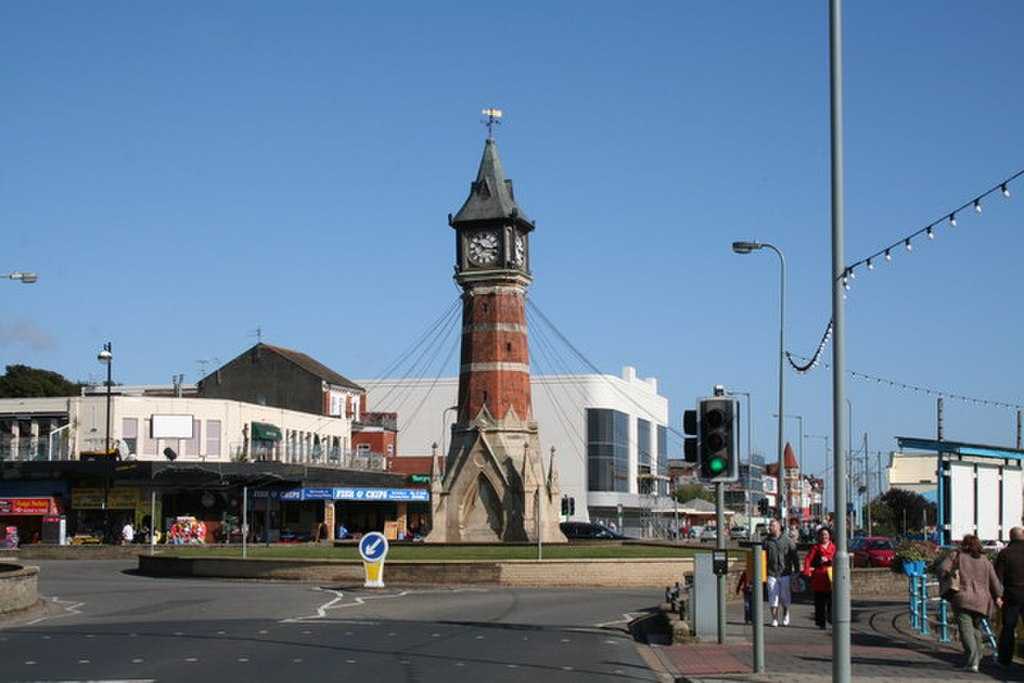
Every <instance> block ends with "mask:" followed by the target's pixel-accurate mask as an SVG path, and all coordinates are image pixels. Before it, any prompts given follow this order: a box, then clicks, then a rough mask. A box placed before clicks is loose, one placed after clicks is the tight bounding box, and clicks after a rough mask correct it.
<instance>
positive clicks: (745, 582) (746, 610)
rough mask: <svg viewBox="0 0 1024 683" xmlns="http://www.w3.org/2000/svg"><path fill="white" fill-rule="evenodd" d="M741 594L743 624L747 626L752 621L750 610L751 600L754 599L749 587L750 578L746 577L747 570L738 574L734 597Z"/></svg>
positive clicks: (751, 607)
mask: <svg viewBox="0 0 1024 683" xmlns="http://www.w3.org/2000/svg"><path fill="white" fill-rule="evenodd" d="M740 593H743V623H744V624H749V623H750V622H751V621H753V620H754V619H753V616H752V612H751V610H752V609H753V604H752V600H753V597H754V591H753V589H752V587H751V585H750V577H749V576H747V570H746V569H744V570H743V572H742V573H740V580H739V582H738V583H737V584H736V595H739V594H740Z"/></svg>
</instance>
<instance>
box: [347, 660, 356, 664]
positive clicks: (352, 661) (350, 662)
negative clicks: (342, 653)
mask: <svg viewBox="0 0 1024 683" xmlns="http://www.w3.org/2000/svg"><path fill="white" fill-rule="evenodd" d="M345 663H346V664H355V663H356V660H354V659H346V660H345Z"/></svg>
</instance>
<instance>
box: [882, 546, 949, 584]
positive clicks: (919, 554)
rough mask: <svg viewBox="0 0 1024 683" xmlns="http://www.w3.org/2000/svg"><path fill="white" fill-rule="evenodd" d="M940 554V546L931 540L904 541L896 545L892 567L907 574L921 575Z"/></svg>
mask: <svg viewBox="0 0 1024 683" xmlns="http://www.w3.org/2000/svg"><path fill="white" fill-rule="evenodd" d="M939 556H940V552H939V546H937V545H935V544H934V543H932V542H931V541H904V542H902V543H900V544H899V545H898V546H896V556H895V558H894V562H893V563H892V567H893V570H894V571H899V572H903V573H904V574H906V575H907V576H921V575H923V574H924V573H925V571H926V569H927V568H928V567H930V566H932V565H933V564H934V562H935V561H936V560H937V559H939Z"/></svg>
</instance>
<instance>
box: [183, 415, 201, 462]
mask: <svg viewBox="0 0 1024 683" xmlns="http://www.w3.org/2000/svg"><path fill="white" fill-rule="evenodd" d="M202 424H203V423H202V421H200V420H192V438H191V439H189V440H187V441H186V442H185V455H194V456H198V455H199V444H201V443H202V438H201V437H200V432H201V431H202Z"/></svg>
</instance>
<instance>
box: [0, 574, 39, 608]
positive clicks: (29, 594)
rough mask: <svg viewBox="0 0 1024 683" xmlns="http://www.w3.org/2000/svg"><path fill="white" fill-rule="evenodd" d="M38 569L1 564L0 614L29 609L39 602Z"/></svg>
mask: <svg viewBox="0 0 1024 683" xmlns="http://www.w3.org/2000/svg"><path fill="white" fill-rule="evenodd" d="M38 575H39V568H38V567H25V566H22V565H20V564H15V563H13V562H5V563H3V564H0V614H5V613H7V612H16V611H18V610H23V609H28V608H29V607H31V606H32V605H34V604H36V602H38V601H39V592H38V589H37V578H38Z"/></svg>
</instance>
